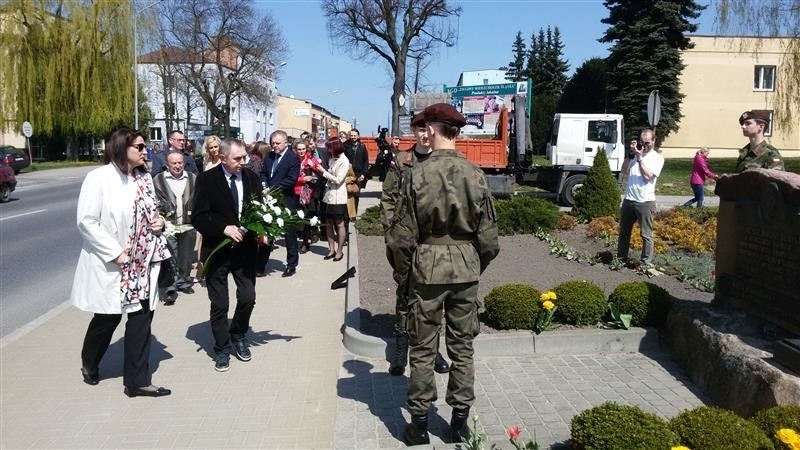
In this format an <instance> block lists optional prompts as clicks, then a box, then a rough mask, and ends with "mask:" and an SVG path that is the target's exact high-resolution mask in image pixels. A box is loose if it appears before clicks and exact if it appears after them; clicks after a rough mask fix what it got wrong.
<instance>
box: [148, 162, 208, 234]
mask: <svg viewBox="0 0 800 450" xmlns="http://www.w3.org/2000/svg"><path fill="white" fill-rule="evenodd" d="M167 173H169V172H161V173H159V174H158V175H156V176H155V177H153V187H154V188H155V190H156V197H157V198H158V199H159V201H163V202H164V203H165V206H166V207H167V208H169V210H170V211H172V212H175V211H177V210H178V199H177V198H175V193H173V192H172V189H170V188H169V183H167V179H166V175H167ZM184 173H185V174H186V189H184V190H183V197H181V204H182V205H183V222H182V223H179V224H177V225H184V224H187V223H192V200H193V199H194V183H195V181H196V180H197V175H195V174H193V173H191V172H184Z"/></svg>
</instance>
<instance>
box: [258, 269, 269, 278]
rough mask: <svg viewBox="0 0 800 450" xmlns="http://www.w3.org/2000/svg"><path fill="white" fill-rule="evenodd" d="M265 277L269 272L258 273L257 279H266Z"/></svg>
mask: <svg viewBox="0 0 800 450" xmlns="http://www.w3.org/2000/svg"><path fill="white" fill-rule="evenodd" d="M265 276H267V271H266V270H265V271H263V272H256V277H257V278H264V277H265Z"/></svg>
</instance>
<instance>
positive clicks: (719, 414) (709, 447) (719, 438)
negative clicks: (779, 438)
mask: <svg viewBox="0 0 800 450" xmlns="http://www.w3.org/2000/svg"><path fill="white" fill-rule="evenodd" d="M669 425H670V428H672V431H674V432H675V433H677V434H678V436H679V437H680V440H681V444H683V445H685V446H687V447H689V448H691V449H703V450H730V449H734V448H735V449H736V450H772V449H774V448H775V447H774V446H773V445H772V441H771V440H770V439H769V438H768V437H767V436H766V435H765V434H764V432H763V431H761V430H760V429H759V428H758V427H757V426H756V425H755V424H754V423H753V422H750V421H748V420H745V419H743V418H741V417H739V416H737V415H736V414H734V413H732V412H731V411H727V410H724V409H720V408H714V407H711V406H701V407H699V408H695V409H691V410H688V411H684V412H682V413H680V414H678V415H677V416H675V417H673V418H672V420H670V422H669Z"/></svg>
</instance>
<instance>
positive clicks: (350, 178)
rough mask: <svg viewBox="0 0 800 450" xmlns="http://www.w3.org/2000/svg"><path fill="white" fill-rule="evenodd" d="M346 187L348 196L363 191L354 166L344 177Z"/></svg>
mask: <svg viewBox="0 0 800 450" xmlns="http://www.w3.org/2000/svg"><path fill="white" fill-rule="evenodd" d="M344 183H345V187H346V189H347V196H348V197H350V196H353V195H356V194H358V193H359V192H361V187H360V186H359V185H358V183H356V173H355V172H354V171H353V166H352V165H350V168H349V169H348V170H347V176H346V177H345V179H344Z"/></svg>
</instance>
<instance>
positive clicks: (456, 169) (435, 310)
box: [386, 103, 500, 445]
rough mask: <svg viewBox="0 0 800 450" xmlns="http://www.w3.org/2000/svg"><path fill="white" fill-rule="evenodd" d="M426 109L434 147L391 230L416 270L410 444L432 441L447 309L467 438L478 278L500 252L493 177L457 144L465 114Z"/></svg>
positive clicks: (402, 269) (401, 262) (457, 402)
mask: <svg viewBox="0 0 800 450" xmlns="http://www.w3.org/2000/svg"><path fill="white" fill-rule="evenodd" d="M422 114H423V115H424V118H425V123H426V127H427V130H428V136H429V138H430V140H431V145H432V147H433V149H434V151H433V153H432V154H431V156H430V157H429V158H428V159H427V160H426V161H424V162H421V163H418V164H415V165H413V166H412V167H411V168H410V169H408V172H407V176H405V177H404V179H403V185H402V192H403V196H404V198H402V199H401V202H400V203H398V204H397V209H396V210H395V214H394V216H393V218H392V221H391V224H390V225H389V229H388V230H387V232H386V246H387V252H388V254H389V258H390V260H391V261H392V264H393V267H395V270H396V271H397V272H398V273H406V272H408V273H409V274H410V278H409V283H410V286H409V297H408V308H409V317H408V334H409V345H410V355H409V356H410V360H411V381H410V383H409V387H408V411H409V412H410V413H411V423H410V424H409V425H408V426H407V427H406V430H405V432H404V434H403V440H404V441H405V442H406V444H408V445H419V444H427V443H430V438H429V436H428V409H429V407H430V404H431V403H432V402H434V401H435V400H436V398H437V392H436V382H435V379H434V373H433V363H434V359H435V356H436V345H437V342H438V340H439V331H440V329H441V323H442V316H443V315H444V318H445V321H446V334H445V339H446V343H447V354H448V356H450V359H451V360H452V365H451V368H450V374H449V380H448V384H447V396H446V400H447V403H448V404H449V405H450V406H452V408H453V416H452V418H451V421H450V428H451V432H452V438H453V441H454V442H462V441H463V440H464V439H466V438H467V437H468V435H469V427H468V425H467V420H468V418H469V409H470V407H471V406H472V404H473V402H474V401H475V391H474V382H475V368H474V365H473V353H474V350H473V340H474V338H475V336H476V335H477V334H478V332H479V329H480V323H479V321H478V278H479V276H480V274H481V273H482V272H483V271H484V270H485V269H486V267H487V266H488V265H489V262H491V261H492V259H494V257H495V256H497V254H498V252H499V251H500V249H499V246H498V240H497V225H496V223H495V210H494V205H493V203H492V198H491V195H490V193H489V187H488V185H487V183H486V178H485V176H484V175H483V172H481V170H480V169H479V168H477V167H475V166H474V165H473V164H472V163H470V162H469V161H467V160H466V159H465V158H464V156H463V155H462V154H461V153H460V152H459V151H457V150H455V138H456V136H457V135H458V133H459V128H461V127H463V126H464V125H465V124H466V122H465V120H464V116H463V115H461V114H460V113H459V112H458V111H456V109H455V108H453V107H452V106H451V105H449V104H447V103H437V104H435V105H431V106H429V107H428V108H426V109H425V111H423V113H422Z"/></svg>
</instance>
